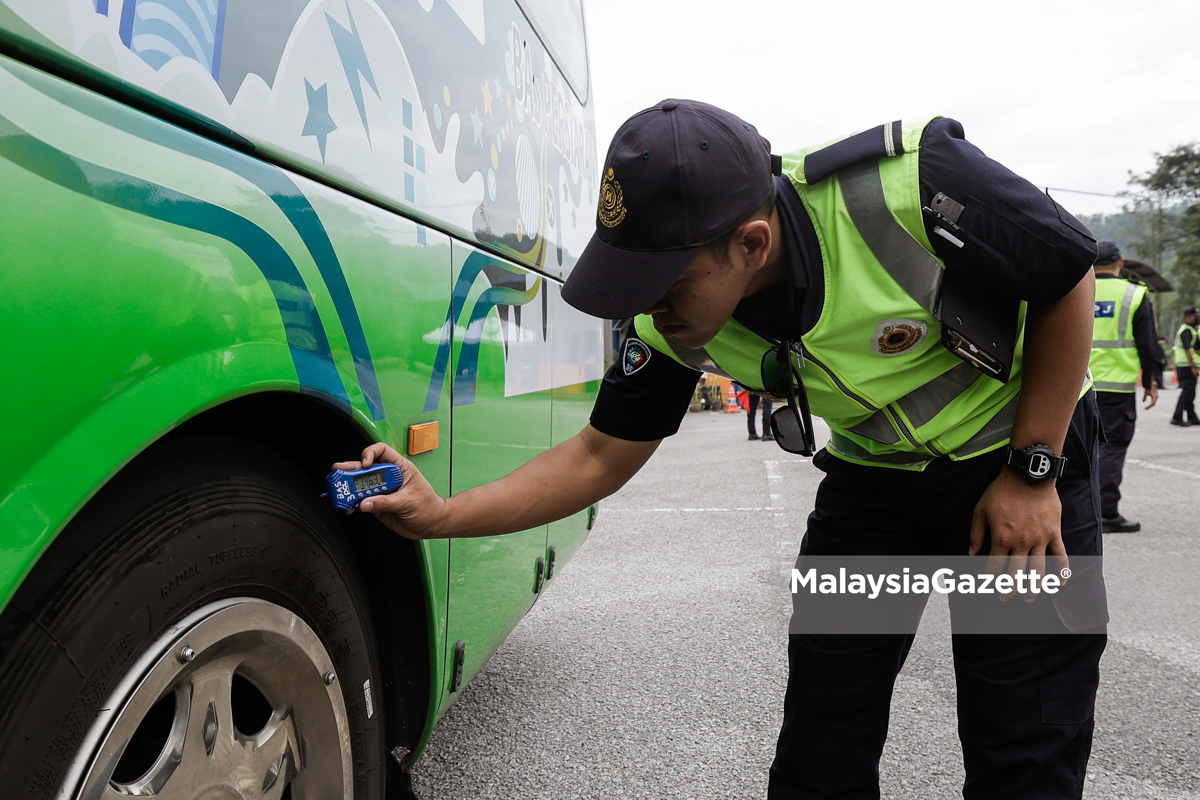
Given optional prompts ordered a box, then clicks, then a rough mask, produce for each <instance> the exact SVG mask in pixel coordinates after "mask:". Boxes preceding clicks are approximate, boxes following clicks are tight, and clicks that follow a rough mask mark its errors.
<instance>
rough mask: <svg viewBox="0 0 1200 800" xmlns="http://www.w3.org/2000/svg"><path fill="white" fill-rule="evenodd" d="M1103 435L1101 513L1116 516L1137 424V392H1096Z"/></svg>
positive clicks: (1101, 450)
mask: <svg viewBox="0 0 1200 800" xmlns="http://www.w3.org/2000/svg"><path fill="white" fill-rule="evenodd" d="M1096 405H1098V406H1099V407H1100V421H1101V422H1102V423H1103V424H1104V438H1105V439H1107V441H1102V442H1100V515H1101V516H1103V517H1115V516H1117V514H1118V513H1119V512H1118V511H1117V505H1118V504H1119V503H1120V502H1121V477H1122V475H1123V474H1124V472H1125V451H1126V450H1128V449H1129V443H1130V442H1132V441H1133V431H1134V428H1136V427H1137V392H1096Z"/></svg>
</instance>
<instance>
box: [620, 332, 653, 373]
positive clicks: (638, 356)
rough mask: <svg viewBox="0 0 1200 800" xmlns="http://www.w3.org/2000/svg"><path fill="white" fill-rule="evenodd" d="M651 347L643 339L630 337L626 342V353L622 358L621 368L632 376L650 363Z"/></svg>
mask: <svg viewBox="0 0 1200 800" xmlns="http://www.w3.org/2000/svg"><path fill="white" fill-rule="evenodd" d="M650 352H651V350H650V347H649V345H647V344H646V343H645V342H643V341H642V340H641V339H635V338H634V337H632V336H630V337H629V338H628V339H626V340H625V353H624V355H622V356H621V368H622V369H624V370H625V374H626V375H632V374H633V373H635V372H637V371H638V370H639V369H641V368H642V367H644V366H646V365H647V364H649V363H650Z"/></svg>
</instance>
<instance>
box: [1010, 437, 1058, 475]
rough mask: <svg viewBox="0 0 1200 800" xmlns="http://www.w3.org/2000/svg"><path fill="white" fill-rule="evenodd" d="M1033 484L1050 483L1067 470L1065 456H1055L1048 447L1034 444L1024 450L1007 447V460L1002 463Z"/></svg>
mask: <svg viewBox="0 0 1200 800" xmlns="http://www.w3.org/2000/svg"><path fill="white" fill-rule="evenodd" d="M1004 463H1005V464H1006V465H1007V466H1009V467H1012V468H1013V469H1015V470H1016V471H1017V472H1020V473H1021V474H1022V475H1023V476H1025V480H1027V481H1031V482H1033V483H1040V482H1042V481H1052V480H1054V479H1056V478H1059V477H1061V476H1062V474H1063V470H1065V469H1066V468H1067V458H1066V456H1059V455H1055V453H1054V451H1053V450H1051V449H1050V447H1049V446H1048V445H1044V444H1034V445H1030V446H1029V447H1026V448H1025V449H1024V450H1018V449H1016V448H1015V447H1013V446H1012V445H1009V446H1008V458H1007V460H1006V461H1005V462H1004Z"/></svg>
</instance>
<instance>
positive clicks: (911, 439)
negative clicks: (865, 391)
mask: <svg viewBox="0 0 1200 800" xmlns="http://www.w3.org/2000/svg"><path fill="white" fill-rule="evenodd" d="M884 410H885V411H887V415H888V417H889V418H891V420H892V422H894V423H896V428H897V429H898V430H899V431H900V433H901V434H902V435H903V436H904V438H905V439H908V443H909V444H911V445H912V446H913V447H924V448H926V449H927V450H929V452H931V453H933V454H934V455H935V456H940V455H945V454H944V453H942V451H940V450H938V449H937V448H936V447H934V446H933V445H932V444H931V443H929V442H925V444H921V443H920V442H918V441H917V439H916V435H915V434H913V433H912V432H911V431H910V430H909V429H908V426H907V425H905V424H904V420H903V419H902V418H901V417H900V414H899V413H897V412H896V411H893V410H892V407H891V406H890V405H889V406H888V407H887V408H885V409H884Z"/></svg>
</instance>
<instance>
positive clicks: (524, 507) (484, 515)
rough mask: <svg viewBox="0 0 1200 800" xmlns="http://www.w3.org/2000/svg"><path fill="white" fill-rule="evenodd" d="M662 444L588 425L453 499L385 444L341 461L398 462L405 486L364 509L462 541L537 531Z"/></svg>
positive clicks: (354, 465) (609, 486) (598, 494)
mask: <svg viewBox="0 0 1200 800" xmlns="http://www.w3.org/2000/svg"><path fill="white" fill-rule="evenodd" d="M657 447H658V440H655V441H652V442H630V441H625V440H623V439H617V438H615V437H612V436H609V435H608V434H604V433H601V432H600V431H598V430H596V429H595V428H593V427H592V426H591V425H588V426H586V427H584V429H583V430H582V431H580V432H579V433H577V434H576V435H575V436H572V437H571V438H570V439H567V440H566V441H565V442H561V443H560V444H557V445H555V446H554V447H551V448H550V449H549V450H547V451H546V452H544V453H542V454H540V455H539V456H538V457H537V458H535V459H533V460H532V461H530V462H529V463H527V464H525V465H524V466H522V467H521V468H519V469H518V470H516V471H515V472H513V473H511V474H509V475H505V476H504V477H503V478H500V479H498V480H494V481H492V482H491V483H485V484H483V485H482V486H476V487H474V488H473V489H467V490H466V491H465V492H457V493H455V495H454V496H453V497H450V498H448V499H445V500H443V499H442V498H441V497H439V496H438V493H437V492H435V491H434V490H433V487H432V486H430V485H429V481H427V480H425V478H424V476H423V475H421V473H420V471H419V470H418V469H417V468H416V467H415V466H413V464H412V462H410V461H409V460H408V459H406V458H404V457H403V456H401V455H400V454H399V453H397V452H396V451H395V450H393V449H392V448H390V447H388V446H387V445H386V444H383V443H382V442H378V443H376V444H373V445H371V446H370V447H368V448H367V449H366V450H364V451H363V454H362V460H361V461H343V462H340V463H338V464H334V465H333V466H334V468H336V469H343V470H349V469H361V468H362V467H369V466H371V465H372V464H376V463H379V462H383V461H386V462H388V463H391V464H398V465H399V466H400V471H401V472H402V473H403V474H404V485H403V486H401V487H400V489H399V490H397V491H395V492H392V493H391V494H381V495H376V496H374V497H370V498H367V499H365V500H363V501H362V502H361V503H360V504H359V506H358V507H359V508H360V509H361V510H363V511H365V512H367V513H369V514H374V515H375V516H376V517H378V518H379V521H380V522H382V523H383V524H384V525H387V526H388V527H389V528H391V529H392V530H394V531H395V532H396V533H398V534H400V535H401V536H404V537H407V538H409V539H451V538H454V539H460V538H469V537H474V536H497V535H500V534H504V533H513V532H514V531H524V530H529V529H531V528H536V527H538V526H539V525H545V524H546V523H547V522H553V521H554V520H558V519H563V518H565V517H569V516H571V515H572V514H574V513H576V512H578V511H582V510H583V509H585V508H587V507H588V506H590V505H591V504H592V503H595V502H598V501H599V500H601V499H602V498H605V497H608V496H609V495H610V494H612V493H613V492H615V491H616V490H617V489H620V488H621V487H622V486H624V485H625V482H626V481H628V480H629V479H630V478H632V477H633V475H634V473H636V472H637V471H638V470H639V469H641V468H642V465H643V464H645V463H646V460H647V459H649V458H650V456H651V455H653V454H654V450H655V448H657Z"/></svg>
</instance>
